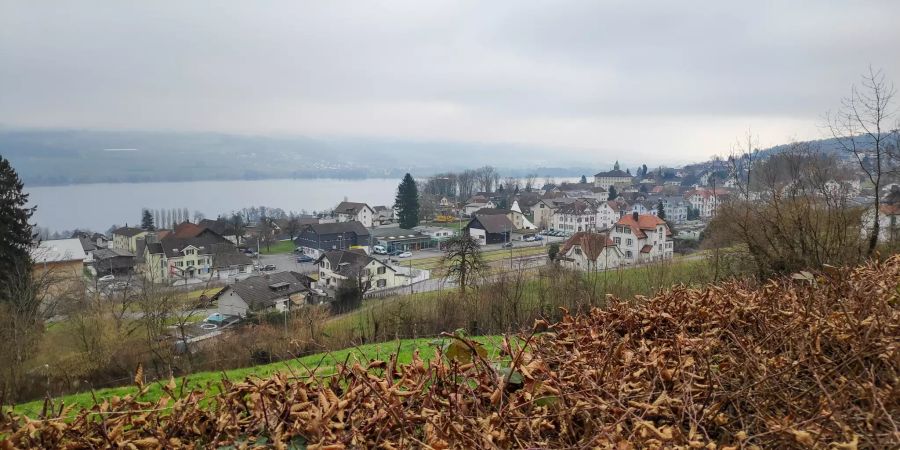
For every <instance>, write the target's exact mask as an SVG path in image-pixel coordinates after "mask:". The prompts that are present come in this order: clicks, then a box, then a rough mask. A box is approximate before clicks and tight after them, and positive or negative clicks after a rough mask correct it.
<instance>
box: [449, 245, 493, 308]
mask: <svg viewBox="0 0 900 450" xmlns="http://www.w3.org/2000/svg"><path fill="white" fill-rule="evenodd" d="M446 245H447V253H446V254H445V255H444V257H443V259H442V260H441V264H442V265H443V266H445V267H446V268H447V278H449V279H451V280H454V281H456V283H457V284H459V291H460V292H461V293H462V294H463V295H465V293H466V287H467V286H468V285H469V284H470V283H471V282H472V281H473V280H477V279H478V278H480V277H482V276H483V275H484V273H485V272H486V270H487V263H485V261H484V259H483V258H482V256H481V248H480V247H479V246H478V242H476V241H475V239H472V236H470V235H468V234H466V233H461V234H459V235H457V236H454V237H452V238H450V239H448V240H447V244H446Z"/></svg>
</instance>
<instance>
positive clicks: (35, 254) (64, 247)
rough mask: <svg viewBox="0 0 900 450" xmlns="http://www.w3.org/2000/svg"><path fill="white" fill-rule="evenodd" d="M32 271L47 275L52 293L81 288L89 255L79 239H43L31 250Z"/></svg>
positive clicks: (57, 293)
mask: <svg viewBox="0 0 900 450" xmlns="http://www.w3.org/2000/svg"><path fill="white" fill-rule="evenodd" d="M30 253H31V261H32V263H33V264H32V267H31V270H32V272H33V273H34V274H35V275H37V276H42V277H46V279H47V281H48V282H49V288H48V289H49V291H48V292H50V294H51V295H59V294H61V293H63V292H66V291H69V290H71V289H77V288H79V283H80V281H81V279H82V278H83V276H84V260H85V259H86V258H87V255H86V254H85V253H84V249H83V248H82V247H81V241H80V240H78V239H52V240H46V241H41V242H40V243H39V244H38V245H36V246H34V247H32V249H31V250H30Z"/></svg>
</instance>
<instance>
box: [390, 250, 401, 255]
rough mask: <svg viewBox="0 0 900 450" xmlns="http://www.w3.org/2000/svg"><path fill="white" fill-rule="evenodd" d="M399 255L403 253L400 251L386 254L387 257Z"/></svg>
mask: <svg viewBox="0 0 900 450" xmlns="http://www.w3.org/2000/svg"><path fill="white" fill-rule="evenodd" d="M401 253H403V251H402V250H392V251H390V252H388V256H400V254H401Z"/></svg>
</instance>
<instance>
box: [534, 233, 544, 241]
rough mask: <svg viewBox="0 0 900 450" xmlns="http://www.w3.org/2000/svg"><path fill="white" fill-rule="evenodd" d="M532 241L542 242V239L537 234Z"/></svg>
mask: <svg viewBox="0 0 900 450" xmlns="http://www.w3.org/2000/svg"><path fill="white" fill-rule="evenodd" d="M534 240H536V241H543V240H544V237H543V236H541V235H539V234H536V235H534Z"/></svg>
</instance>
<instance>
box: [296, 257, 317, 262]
mask: <svg viewBox="0 0 900 450" xmlns="http://www.w3.org/2000/svg"><path fill="white" fill-rule="evenodd" d="M313 261H315V260H314V259H312V258H311V257H310V256H309V255H300V256H298V257H297V262H298V263H309V262H313Z"/></svg>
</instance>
